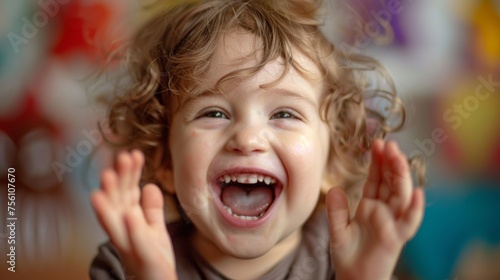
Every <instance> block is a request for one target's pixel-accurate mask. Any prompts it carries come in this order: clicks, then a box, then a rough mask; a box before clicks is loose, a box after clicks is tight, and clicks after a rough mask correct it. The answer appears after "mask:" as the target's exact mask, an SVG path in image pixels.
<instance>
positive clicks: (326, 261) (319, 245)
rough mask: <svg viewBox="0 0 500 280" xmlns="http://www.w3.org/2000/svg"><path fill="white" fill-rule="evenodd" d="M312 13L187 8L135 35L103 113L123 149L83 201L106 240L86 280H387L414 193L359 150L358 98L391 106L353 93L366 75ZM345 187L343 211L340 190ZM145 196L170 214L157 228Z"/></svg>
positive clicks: (289, 7)
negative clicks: (175, 214) (174, 215)
mask: <svg viewBox="0 0 500 280" xmlns="http://www.w3.org/2000/svg"><path fill="white" fill-rule="evenodd" d="M177 2H181V1H177ZM316 11H317V7H316V3H314V2H313V1H299V0H296V1H294V0H293V1H292V0H287V1H283V0H275V1H268V0H204V1H187V2H186V3H185V2H183V3H182V4H180V3H176V5H175V6H174V7H172V8H171V9H169V10H168V11H167V12H166V13H164V14H162V15H160V16H158V17H156V18H154V19H153V20H151V21H150V22H149V24H146V25H145V26H144V27H143V28H142V29H141V30H140V31H139V32H138V34H137V36H136V38H135V40H134V41H133V44H132V46H131V49H130V55H129V56H128V57H127V60H128V62H129V63H130V65H131V70H132V78H133V84H132V85H131V88H130V90H128V91H127V92H126V94H125V95H122V96H120V97H117V98H116V100H115V101H114V103H113V104H112V106H111V111H110V121H111V127H112V129H113V130H114V132H115V133H116V134H118V135H119V136H120V137H121V139H127V140H128V142H127V143H124V146H125V148H126V149H127V150H129V152H121V153H119V154H118V156H117V159H116V164H115V167H114V168H113V169H110V170H105V171H103V173H102V178H101V183H102V184H101V188H100V189H99V190H97V191H95V192H94V193H93V194H92V197H91V200H92V204H93V207H94V209H95V211H96V214H97V217H98V218H99V221H100V223H101V225H102V227H103V228H104V229H105V231H106V233H107V234H108V236H109V238H110V243H108V244H105V245H103V246H101V247H100V249H99V255H98V256H97V257H96V258H95V260H94V262H93V263H92V267H91V269H90V275H91V278H92V279H147V280H155V279H390V278H391V275H392V273H393V270H394V268H395V266H396V262H397V260H398V257H399V254H400V252H401V250H402V247H403V245H404V244H405V242H406V241H407V240H408V239H410V238H411V237H412V236H413V235H414V234H415V232H416V231H417V228H418V226H419V224H420V221H421V219H422V215H423V208H424V207H423V205H424V197H423V192H422V190H421V189H419V188H416V189H414V188H413V187H412V179H411V174H410V171H409V166H408V163H407V161H406V159H405V156H404V155H403V154H402V153H401V152H400V151H399V149H398V147H397V145H396V144H395V143H393V142H384V141H382V140H380V139H377V140H374V136H373V135H374V134H375V133H374V132H372V131H371V130H373V129H370V126H368V125H367V122H366V121H365V120H366V118H367V115H368V113H370V114H374V113H376V112H375V111H374V110H373V108H372V109H366V108H365V106H366V100H367V99H369V98H373V97H376V96H382V97H384V98H385V99H386V100H388V101H389V102H390V104H392V108H391V110H392V111H393V112H396V113H394V114H399V116H400V117H401V119H402V121H404V111H402V107H401V106H400V103H399V99H398V98H397V97H396V96H395V94H394V91H383V90H381V89H380V90H377V89H376V88H370V84H368V83H367V82H366V81H368V79H367V75H365V72H366V73H370V72H375V73H380V71H381V68H380V67H379V66H378V64H377V63H376V62H375V61H374V60H372V59H369V58H367V57H364V56H359V55H352V56H351V57H346V56H345V55H344V54H343V53H342V52H341V51H340V50H339V49H337V48H335V46H334V45H332V44H331V43H330V42H329V41H328V40H327V39H326V38H325V37H324V35H323V34H322V33H321V32H320V30H319V22H318V21H317V20H316V18H315V17H316ZM363 69H364V70H363ZM372 70H373V71H372ZM389 84H390V82H389ZM398 112H399V113H398ZM394 114H393V115H392V116H394ZM377 116H379V118H380V121H381V125H380V129H379V130H380V131H381V132H382V134H383V133H384V132H387V131H389V130H391V129H393V128H391V127H389V126H388V124H387V123H386V121H385V118H384V116H386V117H387V114H385V115H384V112H380V114H377ZM375 136H376V135H375ZM370 147H371V148H370ZM368 148H370V149H371V151H370V152H369V154H370V155H371V156H370V158H371V163H370V164H369V166H368V163H367V157H366V156H365V154H367V149H368ZM151 182H152V183H151ZM142 183H147V184H142ZM153 183H154V184H153ZM140 185H141V186H143V187H142V188H139V186H140ZM357 185H361V186H362V187H363V189H362V197H361V199H360V201H359V204H357V203H354V202H355V201H356V200H355V199H352V198H349V199H348V195H347V194H346V193H350V192H349V190H350V189H352V188H354V187H355V186H357ZM322 189H327V190H328V189H329V191H328V193H327V194H326V196H325V195H322V194H323V192H322ZM161 190H164V191H165V192H167V193H168V194H171V195H173V196H174V197H175V200H176V201H177V204H178V205H177V206H178V208H179V211H180V213H181V214H182V216H183V218H184V219H183V220H181V221H178V222H175V223H172V224H169V225H168V230H167V227H166V226H165V219H164V202H163V194H162V191H161ZM325 205H326V207H325ZM350 209H351V210H350Z"/></svg>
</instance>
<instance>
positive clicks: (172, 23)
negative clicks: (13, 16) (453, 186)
mask: <svg viewBox="0 0 500 280" xmlns="http://www.w3.org/2000/svg"><path fill="white" fill-rule="evenodd" d="M180 2H182V4H181V3H180ZM318 9H319V4H318V3H316V2H315V1H303V0H302V1H300V0H287V1H282V0H275V1H269V0H204V1H176V4H175V5H171V6H170V7H169V8H168V9H166V11H165V12H162V13H161V14H159V15H157V16H155V17H153V18H152V19H151V20H150V21H148V22H147V23H146V24H144V25H143V27H142V28H141V29H139V30H138V32H137V33H136V36H135V37H134V38H133V40H132V41H131V44H130V46H129V48H128V51H127V52H126V54H125V56H124V57H123V58H124V60H125V61H126V63H127V66H128V69H129V73H130V79H131V86H130V87H129V88H128V89H127V90H126V92H125V93H124V94H123V93H121V94H119V95H117V96H116V97H115V98H114V99H113V101H112V103H111V104H110V111H109V123H110V127H111V129H112V131H113V132H114V134H116V135H118V136H119V139H122V140H124V141H123V142H121V147H122V148H126V149H139V150H141V151H142V152H143V153H144V154H145V156H146V158H147V159H148V160H147V161H146V164H145V168H144V171H143V178H142V179H143V181H148V182H156V183H159V184H160V185H161V181H160V180H159V179H158V178H157V177H156V174H157V171H158V170H161V169H165V168H170V165H171V162H170V152H169V150H168V148H166V147H168V144H167V143H168V139H169V127H170V120H171V116H172V114H173V113H175V112H174V111H175V108H176V107H175V106H174V102H175V101H176V100H177V99H176V98H174V97H175V96H179V95H185V94H195V91H194V90H193V89H195V88H196V87H197V86H198V85H199V83H200V78H201V77H202V76H203V75H204V74H205V73H206V72H207V70H208V69H209V66H210V63H211V58H212V56H213V55H214V52H215V51H216V48H217V45H218V42H219V41H220V40H221V38H223V36H224V34H225V33H227V32H232V31H234V30H236V29H239V30H245V31H247V32H250V33H251V34H253V35H255V36H257V37H258V38H259V39H260V40H261V49H260V50H258V51H260V53H262V54H263V55H261V56H260V61H259V63H258V64H257V65H256V66H253V67H249V68H244V69H240V70H237V71H234V72H232V73H229V74H227V75H225V76H223V77H221V78H220V80H219V82H218V84H217V86H216V88H217V87H218V86H220V84H221V83H223V82H224V81H227V80H229V79H233V78H241V77H248V76H251V75H254V74H255V73H257V72H259V71H260V70H261V69H262V68H263V67H264V66H265V65H266V64H267V63H268V62H270V61H273V60H275V59H282V60H283V61H284V62H285V69H284V71H283V73H282V75H281V77H279V78H278V79H277V81H276V82H278V81H279V80H280V79H281V78H283V77H284V75H286V73H287V71H288V70H289V69H290V67H293V68H294V69H295V70H297V71H298V72H299V73H301V75H304V76H307V71H305V69H304V68H303V67H301V65H300V64H299V63H298V62H297V61H296V60H295V59H294V55H293V54H294V52H295V51H299V52H301V53H303V54H305V55H306V56H307V57H308V58H309V59H311V60H312V61H313V62H315V64H316V65H317V67H318V69H319V70H320V73H321V74H322V77H323V79H324V83H325V84H326V85H327V87H326V88H327V92H326V93H325V98H324V100H323V102H322V106H321V109H320V112H318V113H319V114H321V116H322V118H323V120H324V121H326V122H328V124H329V127H330V130H331V131H330V133H331V135H330V139H331V147H330V155H329V169H330V170H331V172H332V174H335V176H336V177H338V178H343V182H344V186H345V185H351V184H356V183H357V182H359V180H361V179H363V178H364V177H365V176H366V173H367V160H366V157H365V154H366V150H367V149H368V148H369V147H370V146H371V143H372V141H373V139H374V138H376V137H379V138H382V137H384V135H385V134H386V133H387V132H390V131H397V130H399V129H400V128H401V127H402V125H403V123H404V121H405V109H404V107H403V105H402V103H401V102H400V99H399V98H398V97H397V95H396V91H395V87H394V84H393V82H392V80H391V78H390V77H389V75H388V74H387V72H386V71H385V70H384V68H383V67H382V66H381V65H380V64H379V63H378V62H377V61H376V60H375V59H373V58H370V57H367V56H364V55H361V54H347V53H345V52H344V51H342V50H341V49H339V48H336V47H335V45H334V44H332V43H331V42H330V41H329V40H328V39H327V38H326V37H325V36H324V34H323V33H322V32H321V30H320V26H321V22H320V21H319V20H318V19H317V18H316V14H317V11H318ZM256 51H257V50H256ZM380 81H382V82H380ZM273 84H274V82H273V83H270V84H265V85H260V86H261V87H263V88H265V87H270V86H272V85H273ZM381 84H383V85H384V88H382V87H381V86H379V85H381ZM375 99H383V100H384V102H383V103H384V104H385V105H386V106H384V108H380V106H370V104H371V105H374V104H376V103H377V102H373V100H375ZM377 107H379V108H378V110H377ZM368 118H370V119H372V120H376V123H377V124H378V125H376V129H368V128H367V126H368V125H367V119H368ZM389 120H391V121H389ZM394 120H396V121H394ZM125 140H126V141H125Z"/></svg>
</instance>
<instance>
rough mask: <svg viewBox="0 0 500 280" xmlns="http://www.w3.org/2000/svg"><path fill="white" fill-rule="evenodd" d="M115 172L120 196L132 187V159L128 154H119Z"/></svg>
mask: <svg viewBox="0 0 500 280" xmlns="http://www.w3.org/2000/svg"><path fill="white" fill-rule="evenodd" d="M116 172H117V173H118V184H119V186H120V189H121V193H122V194H126V193H125V192H124V191H125V190H129V189H131V188H132V187H131V186H132V158H131V156H130V154H129V153H127V152H121V153H120V154H118V156H117V157H116Z"/></svg>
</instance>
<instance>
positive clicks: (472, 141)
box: [442, 78, 500, 173]
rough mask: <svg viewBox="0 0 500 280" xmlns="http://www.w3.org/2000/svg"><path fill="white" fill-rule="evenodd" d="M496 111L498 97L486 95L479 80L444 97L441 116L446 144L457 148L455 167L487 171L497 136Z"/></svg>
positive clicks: (474, 171) (499, 112)
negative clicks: (458, 161) (446, 138)
mask: <svg viewBox="0 0 500 280" xmlns="http://www.w3.org/2000/svg"><path fill="white" fill-rule="evenodd" d="M484 79H486V80H487V78H484ZM496 90H498V89H496ZM499 107H500V95H499V94H496V91H495V92H490V91H488V89H487V88H485V87H484V86H482V83H481V81H479V80H473V81H470V80H469V82H468V83H466V84H461V85H459V86H458V87H457V88H455V89H454V90H452V91H451V94H449V95H446V96H444V102H443V107H442V116H443V120H444V125H445V130H446V131H448V134H449V140H448V141H452V143H453V144H454V146H455V147H456V148H457V152H458V154H459V157H458V158H460V159H461V162H460V163H459V164H460V165H461V166H463V167H464V168H466V169H467V170H468V171H471V172H472V173H476V172H481V171H482V170H485V169H487V168H488V164H489V163H490V162H491V160H492V158H491V155H492V151H493V150H494V147H495V145H496V144H497V140H498V136H499V135H498V134H499V133H498V131H499V126H500V124H499V123H498V120H500V111H499V110H498V108H499Z"/></svg>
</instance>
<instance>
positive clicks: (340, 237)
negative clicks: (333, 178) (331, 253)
mask: <svg viewBox="0 0 500 280" xmlns="http://www.w3.org/2000/svg"><path fill="white" fill-rule="evenodd" d="M326 208H327V213H328V222H329V229H330V246H331V247H332V249H335V248H338V247H340V246H342V244H345V242H346V241H347V238H348V237H349V234H348V231H347V230H348V225H349V217H350V215H349V202H348V200H347V195H346V193H345V192H344V191H343V190H342V189H341V188H339V187H333V188H331V189H330V190H329V191H328V193H327V195H326Z"/></svg>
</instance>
